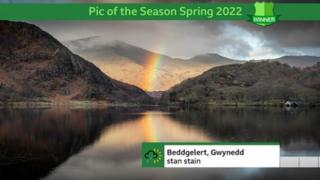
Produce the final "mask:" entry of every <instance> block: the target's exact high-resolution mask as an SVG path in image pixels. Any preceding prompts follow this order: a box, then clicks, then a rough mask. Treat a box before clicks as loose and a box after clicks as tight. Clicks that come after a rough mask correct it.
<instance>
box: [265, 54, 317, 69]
mask: <svg viewBox="0 0 320 180" xmlns="http://www.w3.org/2000/svg"><path fill="white" fill-rule="evenodd" d="M271 61H277V62H281V63H285V64H289V65H290V66H293V67H302V68H304V67H308V66H313V65H315V64H317V63H318V62H320V57H315V56H283V57H280V58H277V59H272V60H271Z"/></svg>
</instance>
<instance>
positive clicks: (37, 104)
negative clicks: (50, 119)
mask: <svg viewBox="0 0 320 180" xmlns="http://www.w3.org/2000/svg"><path fill="white" fill-rule="evenodd" d="M59 107H68V108H109V107H149V108H150V107H165V108H183V109H189V108H190V109H194V108H195V109H196V108H222V107H230V108H246V107H248V108H249V107H251V108H252V107H257V108H258V107H260V108H267V107H275V108H276V107H278V108H292V109H296V108H317V107H320V104H313V105H311V104H300V105H299V106H297V107H290V106H289V107H288V106H285V105H284V104H279V103H277V104H272V103H265V104H261V103H221V104H220V103H209V104H179V103H169V104H138V103H110V102H107V101H90V100H83V101H81V100H72V101H37V100H30V101H7V102H2V101H0V108H59Z"/></svg>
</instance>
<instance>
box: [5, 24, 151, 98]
mask: <svg viewBox="0 0 320 180" xmlns="http://www.w3.org/2000/svg"><path fill="white" fill-rule="evenodd" d="M30 98H31V99H35V98H45V99H49V100H53V101H66V100H67V101H69V100H103V101H107V102H151V98H150V97H149V96H148V95H147V94H146V93H145V92H144V91H143V90H141V89H139V88H137V87H135V86H132V85H129V84H125V83H122V82H119V81H117V80H114V79H112V78H110V77H108V76H107V75H105V74H104V73H103V72H102V71H100V69H99V68H97V67H96V66H95V65H94V64H92V63H90V62H88V61H86V60H84V59H83V58H81V57H80V56H78V55H76V54H73V53H72V52H71V51H70V50H69V49H67V48H66V47H64V46H63V45H62V44H61V43H60V42H58V41H57V40H56V39H55V38H53V37H52V36H51V35H49V34H48V33H46V32H44V31H42V30H41V29H40V28H38V27H36V26H34V25H31V24H27V23H21V22H10V21H0V101H10V100H26V99H30Z"/></svg>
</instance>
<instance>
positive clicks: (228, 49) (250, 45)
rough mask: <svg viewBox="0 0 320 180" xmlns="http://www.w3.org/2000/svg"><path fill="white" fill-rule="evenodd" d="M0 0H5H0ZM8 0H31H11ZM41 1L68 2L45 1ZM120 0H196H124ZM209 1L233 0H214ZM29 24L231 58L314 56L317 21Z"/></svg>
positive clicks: (60, 35)
mask: <svg viewBox="0 0 320 180" xmlns="http://www.w3.org/2000/svg"><path fill="white" fill-rule="evenodd" d="M0 2H9V1H4V0H0ZM10 2H36V1H28V0H20V1H19V0H18V1H15V0H11V1H10ZM38 2H40V1H38ZM41 2H69V1H62V0H54V1H52V0H47V1H41ZM71 2H88V1H81V0H77V1H71ZM90 2H119V1H90ZM120 2H197V1H182V0H174V1H172V0H162V1H157V0H147V1H135V0H128V1H120ZM201 2H203V1H201ZM210 2H211V1H210ZM214 2H239V1H232V0H231V1H223V0H217V1H214ZM241 2H255V1H252V0H247V1H241ZM276 2H319V0H318V1H314V0H307V1H298V0H294V1H289V0H279V1H276ZM31 23H34V24H36V25H38V26H40V27H41V28H43V29H44V30H45V31H47V32H49V33H51V34H52V35H53V36H54V37H56V38H57V39H58V40H60V41H63V42H67V41H71V40H76V39H83V38H87V37H92V36H94V37H99V38H98V39H99V40H97V39H95V40H92V41H90V44H91V45H92V46H93V45H95V43H98V44H103V43H108V42H112V41H117V40H120V41H124V42H127V43H129V44H133V45H136V46H139V47H142V48H145V49H148V50H151V51H155V52H158V53H163V54H167V55H170V56H173V57H181V58H189V57H192V56H195V55H198V54H205V53H219V54H221V55H223V56H226V57H229V58H236V59H261V58H273V57H279V56H283V55H316V56H320V51H319V49H320V35H319V32H320V22H319V21H318V22H316V21H313V22H312V21H308V22H307V21H304V22H303V21H290V22H289V21H287V22H279V23H277V24H275V25H272V26H269V27H260V26H257V25H254V24H251V23H248V22H237V21H223V22H221V21H219V22H218V21H217V22H213V21H33V22H31ZM98 41H99V42H98Z"/></svg>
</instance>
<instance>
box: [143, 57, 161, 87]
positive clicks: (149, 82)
mask: <svg viewBox="0 0 320 180" xmlns="http://www.w3.org/2000/svg"><path fill="white" fill-rule="evenodd" d="M161 60H162V56H161V55H160V54H157V53H152V54H151V55H150V57H149V58H147V61H146V64H145V70H144V74H143V80H142V82H141V85H140V87H141V88H142V89H143V90H145V91H153V90H154V88H155V82H156V78H157V69H158V67H159V66H160V65H161Z"/></svg>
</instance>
